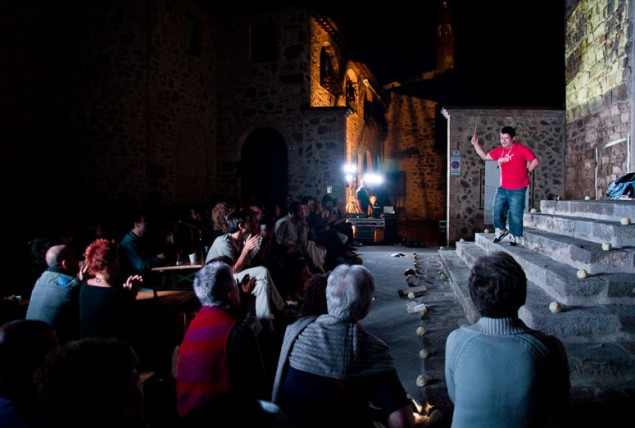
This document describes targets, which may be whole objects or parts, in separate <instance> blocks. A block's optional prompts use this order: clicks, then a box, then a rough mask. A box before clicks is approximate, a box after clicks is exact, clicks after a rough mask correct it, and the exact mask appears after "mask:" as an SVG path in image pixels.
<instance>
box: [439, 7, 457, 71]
mask: <svg viewBox="0 0 635 428" xmlns="http://www.w3.org/2000/svg"><path fill="white" fill-rule="evenodd" d="M452 21H453V19H452V11H451V10H450V5H449V0H441V2H440V4H439V9H438V11H437V31H436V36H435V45H436V50H437V68H436V72H437V73H442V72H444V71H447V70H449V69H452V68H454V25H453V22H452Z"/></svg>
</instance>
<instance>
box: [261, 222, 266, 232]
mask: <svg viewBox="0 0 635 428" xmlns="http://www.w3.org/2000/svg"><path fill="white" fill-rule="evenodd" d="M260 231H261V232H266V231H267V225H266V224H261V225H260Z"/></svg>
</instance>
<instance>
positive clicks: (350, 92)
mask: <svg viewBox="0 0 635 428" xmlns="http://www.w3.org/2000/svg"><path fill="white" fill-rule="evenodd" d="M356 92H357V84H356V83H355V82H353V81H352V80H351V79H346V105H347V106H348V107H351V108H352V107H353V104H354V103H355V101H356V100H357V93H356Z"/></svg>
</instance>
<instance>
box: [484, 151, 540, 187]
mask: <svg viewBox="0 0 635 428" xmlns="http://www.w3.org/2000/svg"><path fill="white" fill-rule="evenodd" d="M488 154H489V155H490V157H491V158H492V159H494V160H495V161H498V165H499V166H500V169H501V180H500V186H501V187H502V188H504V189H507V190H515V189H522V188H523V187H527V186H529V174H528V173H527V164H528V163H530V162H531V161H533V160H534V159H535V158H536V155H535V154H534V152H532V151H531V149H530V148H529V147H527V146H523V145H522V144H520V143H514V144H512V146H511V147H509V148H507V149H506V148H504V147H503V146H499V147H496V148H495V149H494V150H492V151H490V152H489V153H488Z"/></svg>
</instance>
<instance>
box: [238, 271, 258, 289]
mask: <svg viewBox="0 0 635 428" xmlns="http://www.w3.org/2000/svg"><path fill="white" fill-rule="evenodd" d="M239 286H240V289H241V290H242V292H243V293H245V294H251V292H252V291H254V287H256V278H252V277H250V276H249V274H247V275H245V276H243V279H242V280H241V281H240V284H239Z"/></svg>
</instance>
